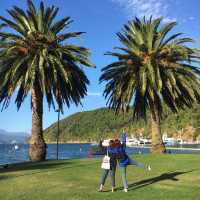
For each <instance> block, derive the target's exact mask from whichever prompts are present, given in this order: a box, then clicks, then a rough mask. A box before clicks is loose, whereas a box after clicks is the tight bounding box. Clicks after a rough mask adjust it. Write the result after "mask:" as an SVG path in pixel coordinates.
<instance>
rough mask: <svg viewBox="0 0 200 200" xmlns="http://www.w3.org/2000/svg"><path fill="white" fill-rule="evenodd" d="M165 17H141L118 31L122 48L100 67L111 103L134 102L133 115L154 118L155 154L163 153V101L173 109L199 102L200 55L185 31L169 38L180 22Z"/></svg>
mask: <svg viewBox="0 0 200 200" xmlns="http://www.w3.org/2000/svg"><path fill="white" fill-rule="evenodd" d="M161 21H162V18H157V19H152V18H150V19H148V20H147V19H145V17H144V18H143V19H138V18H135V19H134V20H133V21H130V22H128V24H127V25H124V28H123V30H122V32H119V33H117V36H118V38H119V40H120V42H121V43H122V44H123V47H117V48H116V49H117V50H118V51H117V52H108V53H107V55H111V56H114V57H115V58H116V59H117V61H116V62H113V63H111V64H109V65H108V66H106V67H104V68H103V69H102V75H101V77H100V82H106V86H105V90H104V95H105V98H107V99H108V100H107V104H108V105H109V107H110V108H113V109H114V110H115V111H116V112H117V113H118V112H119V111H120V110H123V111H127V110H128V108H129V106H130V104H131V105H133V109H134V112H133V113H134V114H133V117H134V119H139V118H143V119H146V117H147V110H149V111H150V116H151V134H152V152H154V153H163V152H165V146H164V144H163V141H162V136H161V129H160V120H161V117H162V113H163V105H164V104H166V105H167V106H168V107H169V108H170V109H171V110H172V111H173V112H178V111H179V110H180V109H184V108H185V107H192V105H193V103H195V102H199V100H200V90H199V86H200V85H199V75H200V71H199V70H198V69H197V67H195V62H197V61H198V60H199V58H200V56H198V55H195V54H194V51H193V49H191V48H189V47H188V46H187V45H186V43H187V42H193V40H192V39H190V38H183V37H181V38H180V37H179V36H180V35H181V33H175V34H173V35H170V36H168V34H169V32H170V31H171V30H172V29H173V27H174V26H175V25H176V22H170V23H167V24H164V25H161Z"/></svg>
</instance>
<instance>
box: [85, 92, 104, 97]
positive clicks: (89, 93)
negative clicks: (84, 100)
mask: <svg viewBox="0 0 200 200" xmlns="http://www.w3.org/2000/svg"><path fill="white" fill-rule="evenodd" d="M87 95H88V96H101V93H100V92H88V93H87Z"/></svg>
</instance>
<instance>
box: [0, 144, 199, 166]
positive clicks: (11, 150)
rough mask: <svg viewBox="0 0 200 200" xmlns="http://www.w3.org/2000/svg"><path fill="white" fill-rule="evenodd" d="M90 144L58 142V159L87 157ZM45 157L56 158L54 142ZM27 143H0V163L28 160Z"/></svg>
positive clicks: (137, 150) (139, 151) (143, 151)
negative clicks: (17, 145) (16, 147)
mask: <svg viewBox="0 0 200 200" xmlns="http://www.w3.org/2000/svg"><path fill="white" fill-rule="evenodd" d="M174 147H177V148H179V147H182V148H195V149H197V148H199V149H200V145H199V144H198V145H196V144H193V145H189V144H183V145H176V146H174ZM90 148H91V145H90V144H59V159H70V158H86V157H88V154H89V151H90ZM170 151H171V153H179V154H180V153H181V154H184V153H187V154H188V153H189V154H191V153H200V151H194V150H185V149H184V150H174V149H172V150H170ZM149 152H150V149H149V148H141V147H138V148H129V147H127V153H128V154H146V153H149ZM47 159H56V144H49V145H48V148H47ZM28 160H29V158H28V145H27V144H21V145H19V149H17V150H16V149H15V146H14V145H11V144H0V164H5V163H16V162H24V161H28Z"/></svg>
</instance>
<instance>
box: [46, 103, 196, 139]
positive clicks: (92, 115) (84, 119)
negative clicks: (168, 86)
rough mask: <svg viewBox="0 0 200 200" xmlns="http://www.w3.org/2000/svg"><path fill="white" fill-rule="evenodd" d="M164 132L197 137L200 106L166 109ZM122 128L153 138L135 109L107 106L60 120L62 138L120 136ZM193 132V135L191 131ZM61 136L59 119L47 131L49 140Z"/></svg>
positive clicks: (163, 121)
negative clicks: (121, 110) (177, 110)
mask: <svg viewBox="0 0 200 200" xmlns="http://www.w3.org/2000/svg"><path fill="white" fill-rule="evenodd" d="M161 127H162V132H167V133H168V135H169V136H172V135H173V136H174V135H176V136H177V135H178V134H180V132H181V134H182V136H183V135H184V134H186V133H187V132H189V133H190V134H188V133H187V135H188V137H191V139H192V140H194V139H195V138H196V137H197V136H199V134H200V105H195V106H194V108H192V109H187V110H185V111H181V112H180V113H178V114H173V113H171V112H170V111H169V110H167V109H166V111H165V114H164V115H163V120H162V124H161ZM122 129H125V130H126V132H127V133H128V134H129V135H135V136H138V135H140V134H142V135H145V136H147V137H149V133H150V124H149V122H147V124H146V123H145V122H144V121H143V120H140V121H137V122H136V121H133V120H132V111H130V112H129V113H128V114H126V115H123V114H119V115H118V116H116V115H115V114H114V112H113V111H112V110H110V109H107V108H100V109H97V110H92V111H85V112H79V113H76V114H73V115H71V116H69V117H66V118H65V119H63V120H61V121H60V141H61V142H71V141H78V142H80V141H82V142H84V141H87V142H88V141H98V140H99V139H101V138H107V137H108V138H111V137H115V136H119V135H120V132H121V130H122ZM191 132H192V134H191ZM56 135H57V122H56V123H54V124H52V125H51V126H50V127H48V128H47V129H46V130H44V137H45V140H46V142H55V141H56ZM189 135H190V136H189Z"/></svg>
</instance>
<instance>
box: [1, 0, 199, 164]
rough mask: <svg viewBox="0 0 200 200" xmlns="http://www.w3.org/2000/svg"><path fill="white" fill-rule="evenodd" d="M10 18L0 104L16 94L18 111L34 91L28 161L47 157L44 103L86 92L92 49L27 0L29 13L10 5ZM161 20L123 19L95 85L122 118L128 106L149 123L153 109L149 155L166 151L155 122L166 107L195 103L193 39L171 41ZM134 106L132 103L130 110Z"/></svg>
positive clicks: (60, 102)
mask: <svg viewBox="0 0 200 200" xmlns="http://www.w3.org/2000/svg"><path fill="white" fill-rule="evenodd" d="M8 13H9V15H10V16H11V17H12V19H7V18H5V17H2V16H0V20H1V21H2V23H1V25H0V26H1V28H4V27H6V29H5V31H4V32H3V31H2V32H0V37H1V43H0V103H1V104H2V109H4V108H7V106H8V105H9V102H10V99H11V97H12V95H13V93H14V91H17V97H16V99H15V102H16V104H17V108H18V109H19V108H20V106H21V104H22V102H23V101H24V99H25V98H26V96H27V95H28V93H29V92H31V108H32V136H31V140H30V150H29V155H30V159H31V160H32V161H40V160H44V159H45V155H46V146H45V142H44V139H43V129H42V116H43V98H44V97H46V100H47V102H48V105H49V107H50V106H53V108H54V109H55V107H56V105H57V106H58V108H59V110H60V111H61V112H63V106H64V104H66V105H67V106H68V107H69V106H70V104H71V103H75V104H76V105H78V104H79V103H80V101H81V99H82V98H83V97H84V96H85V95H86V94H87V86H88V84H89V80H88V78H87V76H86V75H85V74H84V72H83V70H82V66H87V67H92V66H93V65H92V64H91V62H90V61H89V55H90V53H89V50H88V49H86V48H84V47H80V46H75V45H72V44H69V42H66V41H67V40H68V39H70V38H72V37H75V38H76V37H79V36H80V35H81V34H82V32H73V33H72V32H68V31H67V29H66V28H68V26H69V24H70V23H71V22H72V20H71V19H70V17H66V18H63V19H61V20H59V21H56V15H57V13H58V8H56V7H54V6H52V7H47V8H45V6H44V3H43V1H41V3H40V7H39V8H38V9H37V8H36V7H35V6H34V4H33V3H32V1H31V0H28V9H27V10H26V11H24V10H22V9H20V8H19V7H16V6H14V7H13V9H11V10H8ZM161 20H162V18H158V19H152V18H150V19H145V18H143V19H138V18H135V19H134V20H133V21H130V22H128V24H126V25H125V26H124V28H123V30H122V31H121V32H120V33H117V36H118V38H119V40H120V42H121V43H122V47H117V48H116V49H117V51H116V52H108V53H107V55H111V56H114V57H115V58H116V62H114V63H111V64H109V65H108V66H106V67H105V68H103V69H102V75H101V77H100V82H106V86H105V91H104V95H105V98H107V99H108V106H109V107H110V108H112V109H114V110H115V111H116V113H119V111H121V110H122V111H124V112H126V111H128V109H129V107H130V106H131V107H133V109H134V114H133V117H134V118H135V119H138V118H141V117H142V118H146V111H147V110H150V113H151V124H152V141H153V144H152V152H154V153H163V152H164V151H165V147H164V144H163V142H162V139H161V130H160V119H161V116H162V112H163V111H162V110H163V105H164V104H166V105H167V106H168V107H169V108H170V109H171V110H172V111H173V112H178V111H179V109H184V108H185V107H192V105H193V103H196V102H197V103H199V100H200V90H199V80H200V79H199V74H200V71H199V70H198V68H197V67H196V65H195V63H198V62H199V58H200V57H199V55H198V54H197V52H196V51H195V50H194V49H192V48H190V47H188V46H187V45H186V43H187V42H193V40H192V39H190V38H181V37H180V36H181V34H180V33H176V34H173V35H170V36H168V33H169V32H170V31H171V29H172V28H173V27H174V26H175V25H176V23H175V22H171V23H168V24H164V25H162V24H161ZM132 104H133V105H132Z"/></svg>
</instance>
